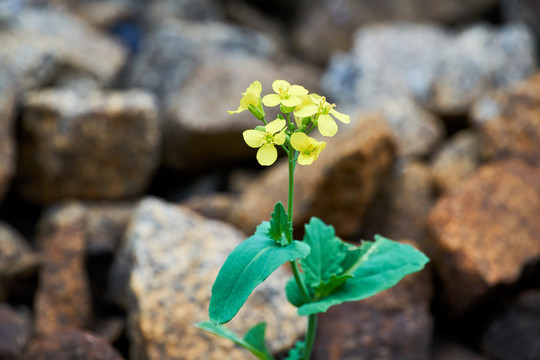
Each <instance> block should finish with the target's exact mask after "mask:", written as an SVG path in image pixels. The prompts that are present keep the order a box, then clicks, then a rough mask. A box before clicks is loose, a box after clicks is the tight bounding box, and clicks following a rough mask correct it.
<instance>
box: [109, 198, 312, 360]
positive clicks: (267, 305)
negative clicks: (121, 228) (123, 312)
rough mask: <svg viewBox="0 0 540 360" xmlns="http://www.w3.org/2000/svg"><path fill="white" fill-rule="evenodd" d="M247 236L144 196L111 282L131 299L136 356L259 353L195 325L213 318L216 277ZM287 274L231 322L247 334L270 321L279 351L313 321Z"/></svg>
mask: <svg viewBox="0 0 540 360" xmlns="http://www.w3.org/2000/svg"><path fill="white" fill-rule="evenodd" d="M243 238H244V237H243V235H242V234H241V233H240V232H239V231H238V230H236V229H234V228H232V227H231V226H230V225H226V224H224V223H220V222H216V221H212V220H207V219H204V218H202V217H200V216H199V215H197V214H195V213H193V212H191V211H189V210H187V209H186V208H182V207H178V206H173V205H170V204H167V203H164V202H163V201H161V200H157V199H153V198H147V199H145V200H143V201H142V202H141V203H140V204H139V206H138V207H137V208H136V210H135V212H134V214H133V218H132V221H131V223H130V226H129V228H128V231H127V233H126V237H125V240H124V243H123V246H122V248H121V250H120V252H119V254H118V256H117V258H116V259H115V263H114V265H113V270H112V275H111V282H110V284H111V287H112V288H113V289H112V291H113V292H115V293H116V298H117V299H119V300H121V301H122V302H123V303H124V305H126V306H127V311H128V334H129V337H130V339H131V341H132V348H131V353H132V354H134V357H133V359H141V360H143V359H144V360H158V359H251V354H249V353H247V352H245V351H243V350H241V349H239V348H237V347H234V346H233V345H232V343H230V342H228V341H224V340H221V339H219V338H216V337H214V336H211V335H208V334H206V333H204V332H203V331H202V330H199V329H197V328H195V327H194V326H193V324H194V323H195V322H197V321H203V320H207V319H208V304H209V300H210V293H211V287H212V284H213V282H214V280H215V277H216V276H217V273H218V271H219V268H220V267H221V265H222V264H223V262H224V261H225V258H226V256H227V255H228V253H229V252H230V251H232V249H233V248H234V247H235V246H236V245H238V244H239V243H240V242H241V241H242V240H243ZM286 280H287V276H286V274H285V272H282V271H277V272H276V273H274V274H273V275H272V276H270V278H269V279H267V280H266V281H265V282H264V283H263V284H262V285H261V286H260V287H258V288H257V290H256V291H255V292H254V294H252V296H250V298H249V299H248V301H247V302H246V305H245V307H244V308H243V309H242V310H241V311H240V313H239V314H238V315H237V317H235V318H234V319H233V321H232V322H231V323H230V324H227V326H228V327H229V328H232V329H233V330H235V331H237V332H238V333H242V334H243V333H244V332H245V331H246V330H247V328H249V327H251V326H253V325H254V324H256V323H257V322H260V321H266V322H268V328H267V335H268V337H267V339H268V344H269V346H270V348H271V350H272V351H274V352H276V351H280V350H284V349H286V348H288V347H290V346H292V345H293V343H294V342H295V341H296V339H297V338H298V337H299V336H300V335H301V334H302V333H303V332H304V331H305V326H306V324H305V322H304V321H299V320H298V317H297V315H296V309H295V308H294V307H292V305H289V304H288V303H287V302H286V300H285V297H284V295H283V287H284V285H285V282H286ZM124 291H125V294H124ZM124 295H127V297H125V296H124Z"/></svg>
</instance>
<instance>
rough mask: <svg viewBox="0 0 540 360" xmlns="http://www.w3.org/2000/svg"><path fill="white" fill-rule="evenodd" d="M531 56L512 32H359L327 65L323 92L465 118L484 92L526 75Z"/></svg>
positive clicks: (403, 27) (417, 27)
mask: <svg viewBox="0 0 540 360" xmlns="http://www.w3.org/2000/svg"><path fill="white" fill-rule="evenodd" d="M515 54H519V55H515ZM534 54H535V49H534V43H533V39H532V36H531V34H530V33H529V32H528V31H527V29H526V28H524V27H523V26H520V25H516V24H506V25H504V26H503V27H500V28H493V27H489V26H488V25H476V26H473V27H470V28H467V29H465V30H463V31H461V32H459V33H452V32H449V31H447V30H444V29H443V28H441V27H440V26H436V25H430V24H407V23H394V24H379V25H372V26H366V27H364V28H361V29H359V30H358V31H357V32H356V33H355V38H354V46H353V48H352V50H351V52H350V54H348V55H338V56H336V57H334V58H333V59H332V61H331V62H330V65H329V67H328V70H327V73H326V75H325V77H324V79H325V80H324V82H323V90H324V91H325V92H326V91H327V90H328V94H329V95H331V96H332V97H333V98H334V99H336V101H338V100H341V99H344V101H351V100H352V102H353V103H357V104H359V105H360V106H362V107H367V108H374V106H375V105H379V104H380V103H381V102H383V101H387V102H388V101H392V100H393V99H394V98H400V97H410V98H412V99H414V100H415V101H416V102H418V103H419V104H422V105H423V106H424V107H425V108H427V109H429V110H432V111H434V112H436V113H440V114H445V115H453V116H456V115H465V114H466V113H467V112H468V110H469V107H470V106H471V105H472V103H473V102H474V101H475V100H476V99H478V98H479V97H480V96H481V95H482V94H484V93H485V92H486V91H489V90H492V89H496V88H500V87H506V86H509V85H511V84H513V83H516V82H518V81H520V80H522V79H524V78H526V77H528V76H529V75H530V74H532V72H533V71H534V69H535V60H534V59H535V58H534ZM351 75H352V78H351Z"/></svg>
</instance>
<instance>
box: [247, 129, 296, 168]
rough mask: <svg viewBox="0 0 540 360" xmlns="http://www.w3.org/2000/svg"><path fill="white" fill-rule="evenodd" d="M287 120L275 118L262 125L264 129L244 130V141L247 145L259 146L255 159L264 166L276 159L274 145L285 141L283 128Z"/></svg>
mask: <svg viewBox="0 0 540 360" xmlns="http://www.w3.org/2000/svg"><path fill="white" fill-rule="evenodd" d="M286 127H287V122H286V121H285V120H282V119H276V120H274V121H272V122H270V123H268V125H266V126H265V127H264V131H259V130H253V129H252V130H246V131H244V133H243V135H244V141H245V142H246V144H248V146H249V147H252V148H259V150H258V151H257V161H258V162H259V164H261V165H264V166H269V165H272V164H273V163H274V162H275V161H276V159H277V149H276V148H275V146H274V145H283V144H284V143H285V129H286Z"/></svg>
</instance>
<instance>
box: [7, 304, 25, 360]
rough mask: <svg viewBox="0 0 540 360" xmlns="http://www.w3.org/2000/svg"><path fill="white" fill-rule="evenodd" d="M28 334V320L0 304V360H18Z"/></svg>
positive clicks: (9, 307) (8, 306)
mask: <svg viewBox="0 0 540 360" xmlns="http://www.w3.org/2000/svg"><path fill="white" fill-rule="evenodd" d="M30 333H31V321H30V319H29V318H28V317H27V316H25V315H24V314H20V313H19V312H17V311H16V310H15V309H13V308H12V307H11V306H10V305H8V304H5V303H0V359H3V360H19V359H20V358H21V355H22V353H23V350H24V348H25V346H26V344H27V343H28V340H29V339H30Z"/></svg>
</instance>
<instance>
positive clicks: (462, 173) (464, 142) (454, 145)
mask: <svg viewBox="0 0 540 360" xmlns="http://www.w3.org/2000/svg"><path fill="white" fill-rule="evenodd" d="M479 166H480V143H479V137H478V134H477V133H476V132H475V131H473V130H462V131H460V132H458V133H456V134H454V135H453V136H452V137H451V138H450V139H449V140H448V141H446V142H445V143H444V145H443V146H442V147H441V148H440V149H439V150H438V151H437V152H436V153H435V154H434V155H433V158H432V159H431V173H432V175H433V180H434V181H435V185H436V186H437V188H438V190H439V191H441V192H445V191H449V190H452V189H454V188H456V187H458V186H459V184H460V183H461V182H462V181H463V180H465V179H466V178H467V177H469V176H470V175H472V174H473V173H474V171H475V170H476V169H477V168H478V167H479Z"/></svg>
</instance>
